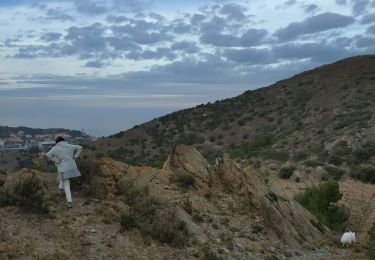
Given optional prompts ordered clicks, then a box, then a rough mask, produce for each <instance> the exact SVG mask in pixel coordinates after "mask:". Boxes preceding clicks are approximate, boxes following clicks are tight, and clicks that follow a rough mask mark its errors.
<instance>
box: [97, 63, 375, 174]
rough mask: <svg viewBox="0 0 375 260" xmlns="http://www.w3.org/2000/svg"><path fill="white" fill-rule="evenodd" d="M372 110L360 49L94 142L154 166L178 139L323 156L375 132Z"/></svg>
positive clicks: (245, 151)
mask: <svg viewBox="0 0 375 260" xmlns="http://www.w3.org/2000/svg"><path fill="white" fill-rule="evenodd" d="M374 111H375V56H358V57H353V58H348V59H345V60H341V61H338V62H335V63H333V64H330V65H325V66H322V67H318V68H316V69H313V70H311V71H307V72H303V73H301V74H298V75H296V76H294V77H292V78H290V79H287V80H282V81H279V82H276V83H275V84H273V85H271V86H269V87H265V88H260V89H256V90H254V91H250V90H249V91H246V92H245V93H243V94H242V95H240V96H237V97H234V98H229V99H225V100H221V101H216V102H215V103H212V104H211V103H207V104H205V105H199V106H196V107H194V108H190V109H185V110H181V111H177V112H174V113H172V114H169V115H166V116H163V117H160V118H157V119H154V120H152V121H150V122H147V123H144V124H142V125H140V126H135V127H134V128H133V129H130V130H127V131H124V132H120V133H118V134H115V135H113V136H110V137H107V138H101V139H99V140H98V141H97V142H96V143H95V144H94V145H93V146H92V147H90V148H91V150H92V151H93V152H92V153H91V154H96V156H97V157H100V156H101V155H103V154H107V155H109V156H110V157H113V158H114V159H117V160H120V161H124V162H127V163H130V164H138V165H144V164H146V165H153V166H156V167H161V166H162V163H163V162H164V161H165V159H166V157H167V154H168V153H169V151H170V150H171V148H172V147H173V146H174V145H175V144H180V143H183V144H191V145H194V146H195V147H196V148H197V149H198V150H199V151H201V152H202V153H203V154H204V155H205V156H206V157H207V158H208V159H209V160H211V159H212V158H214V157H216V155H217V154H218V153H220V152H222V151H228V150H229V151H230V152H231V154H232V156H233V157H237V158H242V159H248V158H251V157H253V156H254V155H259V154H260V155H262V156H264V157H266V158H267V157H271V158H272V157H274V158H276V159H281V160H284V161H285V160H288V159H290V158H294V159H297V160H298V159H306V158H308V157H311V156H321V157H323V158H324V157H326V153H327V150H329V149H331V148H332V147H333V146H334V144H336V143H337V142H338V141H340V140H345V141H346V142H347V143H348V144H349V145H350V146H351V149H356V148H358V147H360V145H361V143H363V142H365V141H366V140H368V139H371V138H374V136H375V135H374V134H373V133H374V132H375V129H374V120H375V118H374ZM371 136H372V137H371ZM271 148H272V149H271Z"/></svg>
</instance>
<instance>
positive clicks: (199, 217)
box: [192, 212, 203, 223]
mask: <svg viewBox="0 0 375 260" xmlns="http://www.w3.org/2000/svg"><path fill="white" fill-rule="evenodd" d="M192 219H193V221H194V222H195V223H202V222H203V217H202V215H201V214H199V213H197V212H195V213H194V214H193V216H192Z"/></svg>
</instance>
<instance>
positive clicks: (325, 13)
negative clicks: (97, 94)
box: [0, 0, 375, 124]
mask: <svg viewBox="0 0 375 260" xmlns="http://www.w3.org/2000/svg"><path fill="white" fill-rule="evenodd" d="M374 13H375V0H328V1H327V0H314V1H298V0H288V1H277V0H267V1H261V0H252V1H248V0H243V1H241V0H238V1H230V0H228V1H214V0H212V1H211V0H191V1H177V0H174V1H172V0H163V1H162V0H160V1H159V0H127V1H123V0H66V1H55V0H48V1H42V2H41V1H31V0H20V1H11V0H5V1H1V3H0V27H1V30H2V34H1V35H0V50H1V52H0V59H1V63H2V70H1V72H0V73H1V77H2V84H1V85H0V92H1V91H4V89H7V91H8V92H7V95H1V94H0V101H1V96H2V97H3V98H4V97H7V98H9V97H12V95H16V93H17V95H18V98H21V97H22V96H23V97H24V98H28V97H29V96H30V95H31V94H30V93H31V92H30V91H29V90H30V89H34V88H35V89H36V88H38V89H45V88H40V87H41V86H48V87H50V86H53V88H52V90H51V91H52V92H53V91H57V90H58V89H66V90H68V91H70V90H69V89H70V88H69V87H71V86H74V87H81V89H80V95H83V94H84V95H90V94H92V92H93V91H94V89H95V91H96V90H97V89H102V90H104V91H108V92H111V93H112V92H113V93H115V92H116V91H120V92H126V93H128V92H129V91H130V92H132V93H134V92H137V91H140V90H141V89H147V93H153V92H157V93H160V91H161V90H163V91H164V92H165V93H164V94H168V95H169V94H175V93H180V92H181V91H182V92H183V94H182V97H181V98H179V99H178V100H175V101H174V102H169V101H168V102H166V100H164V99H163V98H162V99H160V100H158V99H157V98H156V99H155V100H154V102H153V104H159V105H160V104H162V107H163V109H164V108H165V106H166V104H167V107H168V104H170V106H169V107H168V109H170V110H173V109H177V108H180V107H188V106H191V105H193V104H196V103H199V102H204V100H207V101H212V100H211V99H212V97H213V95H210V94H209V93H210V92H209V91H206V90H208V89H209V90H210V91H216V93H215V95H214V96H215V98H224V97H229V96H233V95H237V94H239V93H240V92H241V91H244V90H246V89H252V88H256V87H261V86H264V85H267V84H271V83H272V82H274V81H276V80H279V79H283V78H286V77H288V76H291V75H293V74H295V73H298V72H301V71H303V70H306V69H311V68H313V67H315V66H319V65H322V64H325V63H330V62H333V61H336V60H338V59H342V58H346V57H349V56H353V55H360V54H373V53H372V52H373V50H374V47H375V16H374ZM213 85H216V86H218V85H220V86H222V87H221V88H218V89H216V90H213V89H212V88H211V87H212V86H213ZM2 86H6V87H3V88H2ZM12 89H13V90H15V89H17V92H16V91H12ZM20 89H21V91H20ZM22 89H23V90H22ZM24 89H28V91H27V92H26V91H24ZM189 91H190V92H192V93H193V92H194V93H196V92H199V91H201V92H202V93H207V96H206V97H204V96H203V98H199V99H197V98H196V96H194V95H192V96H191V95H190V94H191V93H190V92H189ZM2 93H3V94H4V92H2ZM20 93H21V94H20ZM22 93H23V94H22ZM101 93H102V92H101ZM104 93H105V92H103V93H102V94H103V95H104ZM189 93H190V94H189ZM76 94H77V93H71V95H63V96H62V98H64V97H65V98H66V99H68V97H72V96H73V95H76ZM48 95H49V96H53V94H52V93H51V92H49V94H48ZM184 96H186V98H183V97H184ZM163 97H165V96H163ZM169 98H171V99H172V100H173V95H172V96H171V97H169ZM82 102H84V101H82ZM127 102H129V100H127ZM109 103H110V102H109ZM177 104H178V105H177ZM8 105H9V104H8ZM138 105H140V103H139V102H138V101H137V106H138ZM144 106H145V107H146V106H147V104H146V103H145V104H144ZM1 109H3V108H2V107H1V102H0V110H1ZM163 111H165V109H164V110H163ZM0 124H2V123H1V122H0Z"/></svg>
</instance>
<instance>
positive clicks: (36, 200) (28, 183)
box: [13, 175, 49, 213]
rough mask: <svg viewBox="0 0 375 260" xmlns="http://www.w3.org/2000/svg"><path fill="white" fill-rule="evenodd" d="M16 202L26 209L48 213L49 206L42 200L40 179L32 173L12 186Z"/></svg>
mask: <svg viewBox="0 0 375 260" xmlns="http://www.w3.org/2000/svg"><path fill="white" fill-rule="evenodd" d="M13 194H14V197H15V201H16V204H18V205H19V206H20V207H21V208H23V209H24V210H26V211H32V212H38V213H48V212H49V207H48V206H47V204H46V202H45V200H44V192H43V184H42V181H41V180H40V179H39V178H37V177H36V176H34V175H32V176H30V177H26V178H25V179H24V180H23V181H19V182H17V183H16V185H15V186H14V188H13Z"/></svg>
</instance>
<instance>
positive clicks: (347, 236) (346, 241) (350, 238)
mask: <svg viewBox="0 0 375 260" xmlns="http://www.w3.org/2000/svg"><path fill="white" fill-rule="evenodd" d="M340 241H341V244H342V246H347V245H350V244H351V243H353V244H354V243H355V232H352V231H349V232H345V233H344V234H342V236H341V239H340Z"/></svg>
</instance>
